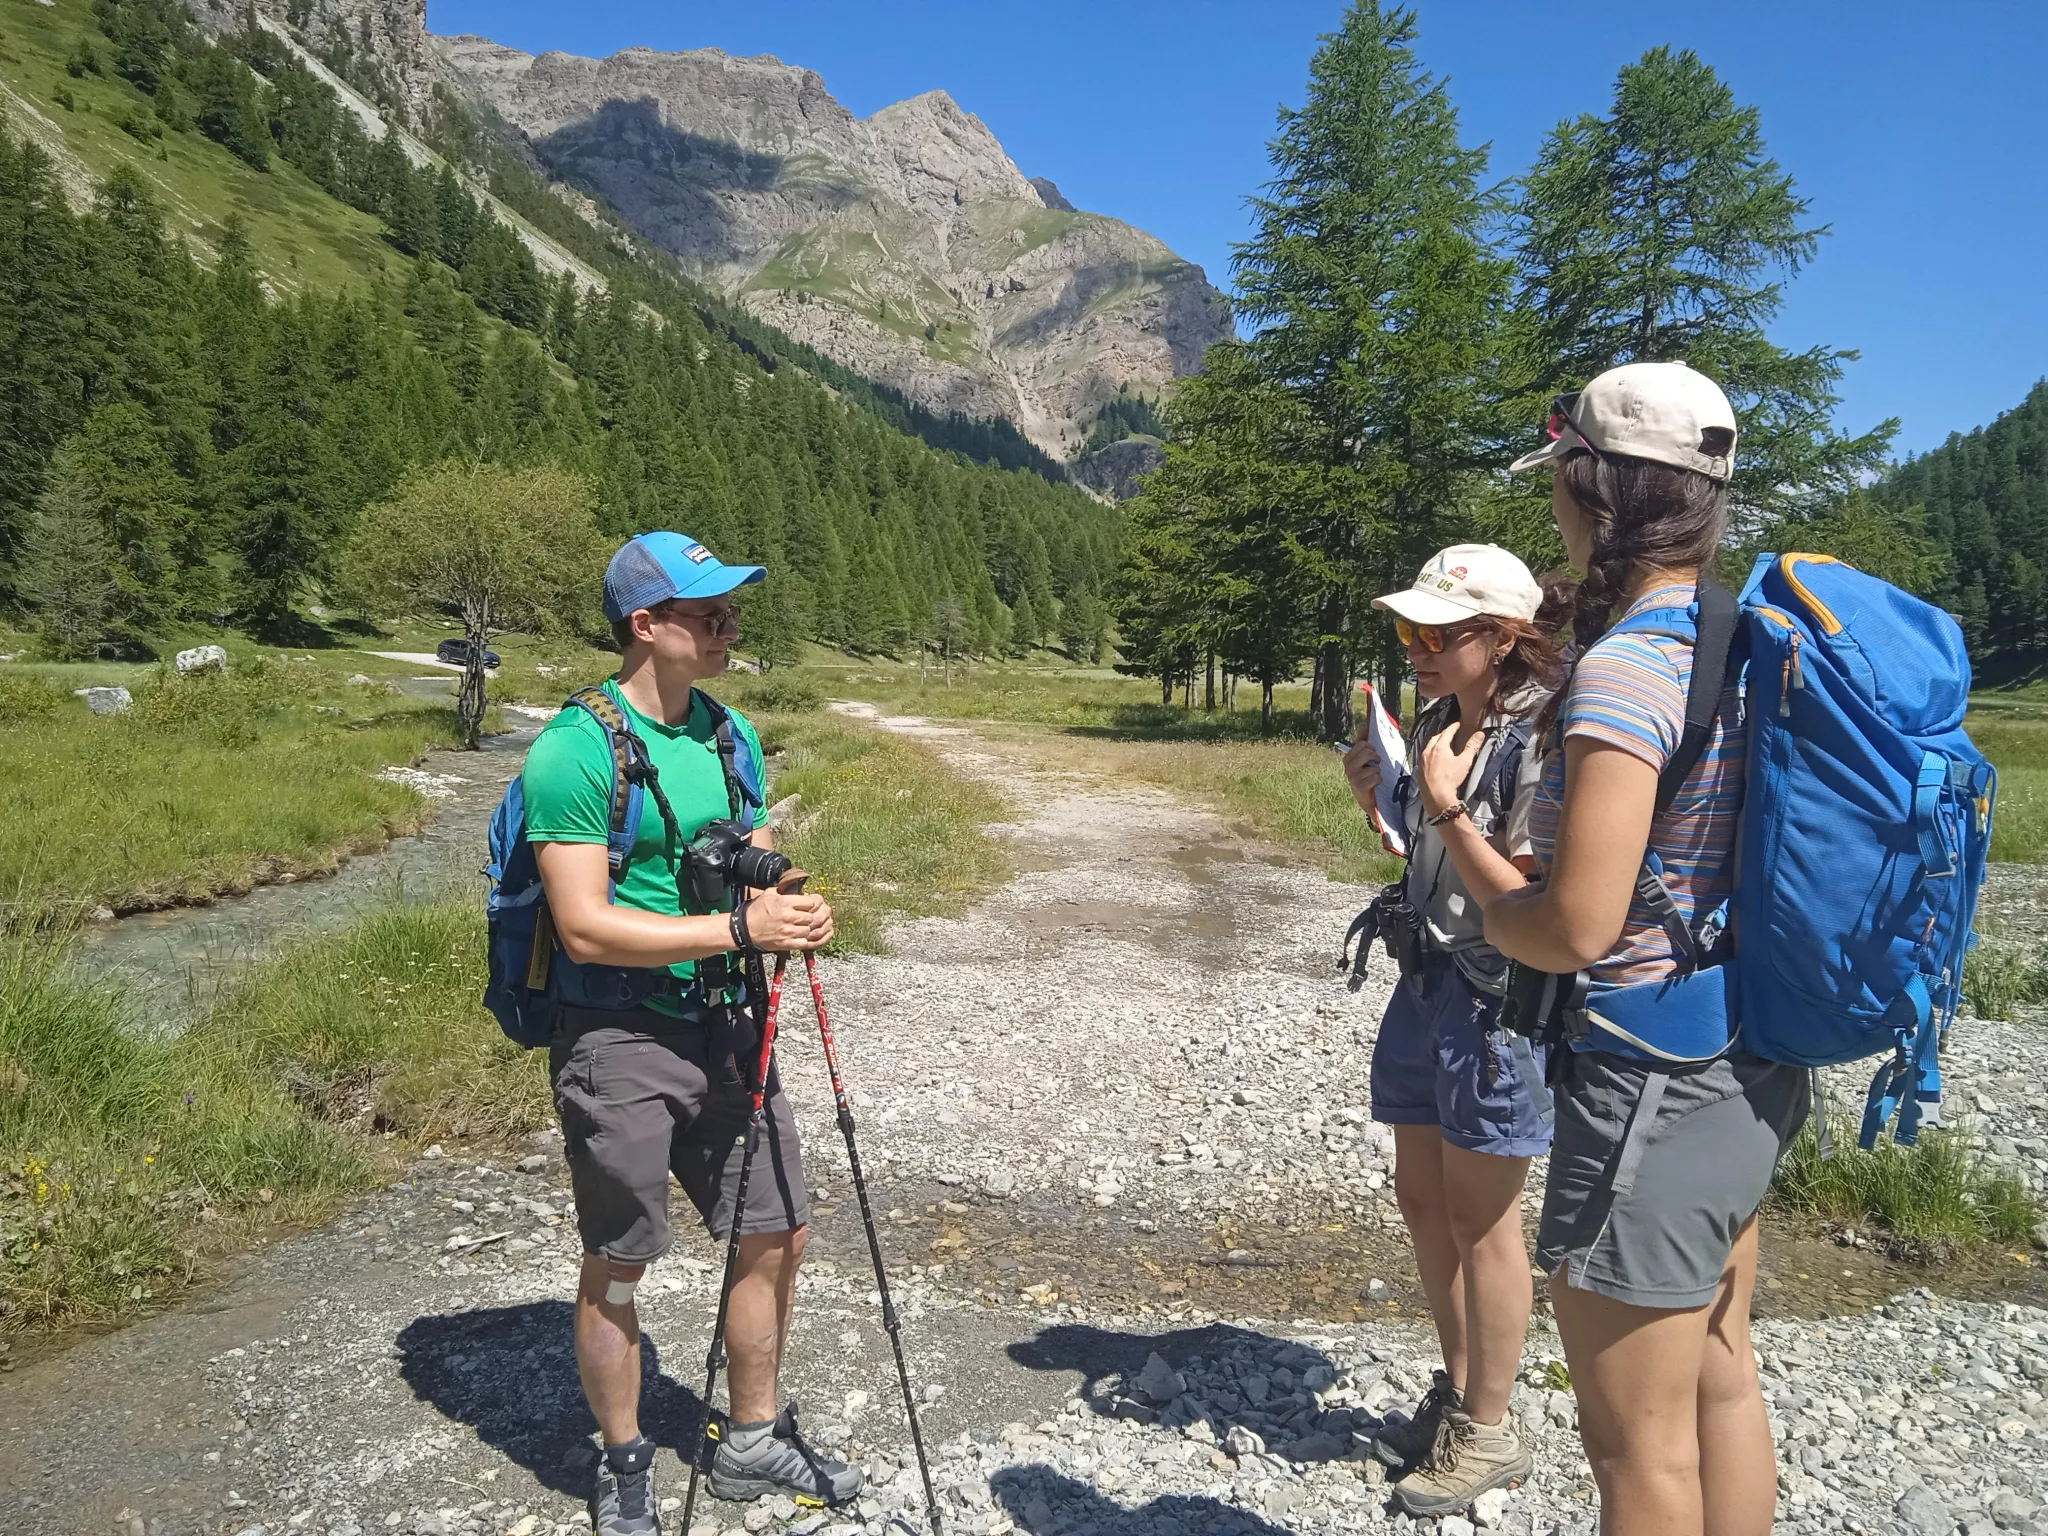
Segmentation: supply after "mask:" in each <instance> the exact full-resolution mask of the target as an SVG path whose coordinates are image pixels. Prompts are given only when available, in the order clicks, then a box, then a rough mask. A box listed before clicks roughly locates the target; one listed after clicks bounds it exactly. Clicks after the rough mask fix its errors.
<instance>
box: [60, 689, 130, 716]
mask: <svg viewBox="0 0 2048 1536" xmlns="http://www.w3.org/2000/svg"><path fill="white" fill-rule="evenodd" d="M72 692H73V693H75V694H77V695H78V697H79V698H81V699H83V700H85V707H86V708H87V709H89V710H91V711H92V712H93V713H94V714H96V715H123V714H126V713H127V712H128V711H129V710H130V709H131V708H133V707H134V704H135V699H134V697H133V695H131V694H130V693H129V692H128V690H127V689H126V688H74V689H73V690H72Z"/></svg>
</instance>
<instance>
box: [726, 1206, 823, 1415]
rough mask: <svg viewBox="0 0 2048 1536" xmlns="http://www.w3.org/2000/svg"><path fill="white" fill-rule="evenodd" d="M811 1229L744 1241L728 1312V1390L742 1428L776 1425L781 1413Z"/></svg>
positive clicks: (751, 1235)
mask: <svg viewBox="0 0 2048 1536" xmlns="http://www.w3.org/2000/svg"><path fill="white" fill-rule="evenodd" d="M807 1236H808V1229H806V1228H803V1227H798V1228H795V1229H794V1230H792V1231H788V1232H766V1233H758V1234H749V1235H746V1236H743V1237H741V1239H740V1263H739V1272H738V1273H737V1274H736V1275H735V1276H734V1277H733V1287H732V1298H731V1301H730V1302H729V1304H728V1306H727V1311H726V1352H727V1355H728V1357H729V1359H730V1361H731V1379H730V1384H729V1387H728V1391H729V1394H730V1399H731V1402H732V1416H733V1418H734V1419H735V1420H736V1421H738V1422H740V1423H762V1422H772V1421H773V1420H774V1419H775V1417H776V1413H777V1399H778V1395H779V1388H778V1378H779V1377H780V1375H781V1369H782V1347H783V1344H784V1342H785V1340H786V1339H787V1337H788V1333H789V1324H790V1318H791V1316H792V1314H793V1312H794V1309H795V1298H796V1272H797V1267H798V1266H799V1265H800V1264H801V1263H802V1262H803V1252H804V1245H805V1240H806V1237H807Z"/></svg>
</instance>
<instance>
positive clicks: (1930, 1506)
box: [1892, 1486, 1956, 1536]
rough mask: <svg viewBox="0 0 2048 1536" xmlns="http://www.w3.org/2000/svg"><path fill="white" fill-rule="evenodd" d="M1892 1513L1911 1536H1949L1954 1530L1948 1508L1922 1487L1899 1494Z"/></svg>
mask: <svg viewBox="0 0 2048 1536" xmlns="http://www.w3.org/2000/svg"><path fill="white" fill-rule="evenodd" d="M1892 1513H1893V1514H1895V1515H1897V1516H1898V1517H1899V1523H1900V1524H1901V1525H1902V1526H1904V1527H1905V1529H1906V1530H1907V1531H1909V1532H1911V1533H1912V1536H1951V1533H1952V1532H1953V1531H1954V1530H1955V1525H1956V1522H1955V1519H1954V1517H1953V1516H1952V1515H1950V1514H1949V1512H1948V1506H1947V1505H1946V1504H1944V1503H1942V1502H1941V1500H1940V1499H1938V1498H1937V1497H1935V1495H1934V1494H1933V1493H1932V1492H1931V1491H1930V1490H1929V1489H1927V1488H1926V1487H1924V1486H1923V1487H1914V1488H1908V1489H1907V1490H1906V1491H1905V1492H1904V1493H1902V1494H1900V1495H1899V1501H1898V1503H1896V1504H1894V1505H1893V1506H1892Z"/></svg>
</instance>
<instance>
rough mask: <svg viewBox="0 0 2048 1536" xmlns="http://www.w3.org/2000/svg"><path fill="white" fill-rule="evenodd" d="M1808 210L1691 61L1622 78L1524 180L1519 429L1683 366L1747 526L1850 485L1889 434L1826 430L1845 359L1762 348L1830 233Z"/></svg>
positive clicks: (1632, 69) (1748, 121)
mask: <svg viewBox="0 0 2048 1536" xmlns="http://www.w3.org/2000/svg"><path fill="white" fill-rule="evenodd" d="M1808 207H1809V204H1808V202H1807V200H1806V199H1804V198H1802V197H1800V196H1799V195H1798V191H1797V189H1796V187H1795V186H1794V183H1793V180H1792V177H1791V176H1790V175H1788V174H1786V173H1785V172H1784V171H1783V170H1782V169H1781V168H1780V167H1779V165H1778V163H1777V162H1776V161H1775V160H1772V159H1771V158H1770V155H1769V153H1768V151H1767V150H1766V149H1765V147H1764V141H1763V130H1762V122H1761V119H1760V117H1759V115H1758V113H1757V111H1756V109H1755V108H1753V107H1742V106H1738V105H1737V103H1736V101H1735V96H1734V93H1733V92H1732V91H1730V90H1729V89H1728V87H1727V86H1725V85H1724V84H1722V83H1721V81H1720V80H1719V78H1718V77H1717V76H1716V75H1715V74H1714V71H1713V70H1712V69H1711V68H1709V67H1708V66H1707V65H1706V64H1704V63H1702V62H1701V61H1700V59H1699V58H1698V57H1697V56H1696V55H1694V54H1693V53H1691V52H1680V53H1674V52H1672V51H1671V50H1670V49H1668V48H1653V49H1651V50H1650V51H1649V52H1648V53H1646V54H1644V55H1643V57H1642V58H1641V59H1640V60H1639V61H1638V62H1636V63H1634V64H1631V65H1628V66H1627V67H1626V68H1624V69H1623V70H1622V71H1621V74H1620V77H1619V78H1618V79H1617V81H1616V82H1615V89H1614V103H1613V106H1612V108H1611V109H1610V111H1609V113H1608V115H1607V116H1605V117H1593V116H1590V115H1589V116H1583V117H1579V118H1577V119H1575V120H1573V121H1571V122H1566V123H1560V124H1559V125H1558V126H1557V128H1555V129H1554V130H1553V131H1552V132H1551V134H1550V137H1549V139H1548V140H1547V141H1546V142H1545V143H1544V146H1543V149H1542V152H1541V154H1540V155H1539V157H1538V159H1537V163H1536V166H1535V168H1534V169H1533V170H1532V171H1531V172H1530V173H1529V174H1528V176H1527V177H1526V178H1524V180H1523V183H1522V187H1521V193H1520V199H1519V202H1518V203H1517V206H1516V209H1515V215H1516V238H1517V256H1518V262H1519V268H1520V279H1521V281H1520V292H1519V303H1520V307H1521V309H1522V311H1523V314H1524V316H1525V319H1526V328H1525V335H1526V339H1527V347H1528V355H1527V359H1526V361H1525V368H1526V376H1527V397H1528V398H1527V405H1526V408H1525V409H1524V411H1523V412H1522V413H1521V414H1522V419H1523V421H1524V422H1525V423H1536V422H1540V421H1541V420H1542V419H1543V418H1544V417H1545V415H1546V414H1547V405H1548V402H1549V399H1550V396H1551V395H1552V394H1553V393H1555V392H1557V391H1561V390H1569V389H1577V388H1579V387H1580V386H1581V385H1583V384H1584V383H1585V382H1586V380H1587V379H1589V378H1591V377H1592V376H1593V375H1594V374H1597V373H1599V372H1601V371H1602V370H1604V369H1607V368H1611V367H1613V366H1615V365H1616V364H1618V363H1627V362H1638V361H1682V362H1688V363H1691V364H1692V365H1693V366H1695V367H1697V368H1699V369H1700V370H1701V371H1702V372H1704V373H1707V374H1708V375H1710V376H1711V377H1713V378H1714V379H1715V380H1716V381H1717V382H1718V383H1720V385H1721V386H1722V388H1723V389H1725V390H1726V391H1727V392H1728V395H1729V397H1730V399H1731V400H1732V401H1733V403H1734V404H1735V407H1736V414H1737V418H1738V420H1739V421H1740V423H1741V441H1740V444H1739V446H1738V449H1737V463H1736V473H1735V479H1734V483H1733V490H1734V499H1735V502H1736V505H1737V509H1738V515H1739V516H1740V517H1743V518H1745V519H1746V520H1747V521H1748V522H1749V524H1750V525H1751V526H1752V527H1753V526H1755V525H1756V524H1757V523H1758V522H1760V521H1761V520H1763V519H1766V518H1772V517H1779V516H1784V515H1787V514H1790V513H1796V512H1799V511H1801V510H1807V509H1811V508H1813V507H1815V506H1816V505H1818V504H1822V503H1824V502H1825V501H1827V500H1828V499H1830V498H1832V497H1833V496H1835V495H1838V494H1840V493H1841V492H1843V491H1846V490H1848V489H1850V488H1851V487H1853V486H1854V485H1856V484H1857V483H1859V481H1860V480H1861V479H1863V478H1864V477H1866V476H1867V475H1868V473H1869V471H1870V470H1871V469H1873V468H1874V467H1875V466H1876V465H1877V464H1878V462H1879V461H1880V460H1881V459H1882V457H1883V454H1884V451H1885V448H1886V445H1887V444H1888V443H1889V442H1890V441H1891V437H1892V434H1893V433H1894V432H1895V431H1896V429H1897V425H1898V424H1897V422H1895V421H1891V422H1885V423H1883V424H1881V425H1879V426H1878V427H1876V428H1874V429H1873V430H1871V431H1869V432H1866V433H1863V434H1862V435H1860V436H1854V437H1850V436H1844V435H1843V434H1840V433H1838V432H1836V431H1835V430H1834V429H1833V428H1832V427H1831V426H1830V425H1829V422H1830V420H1831V417H1832V413H1833V410H1834V407H1835V404H1836V402H1837V396H1836V392H1835V386H1836V384H1837V382H1838V381H1839V380H1840V378H1841V376H1842V370H1843V367H1844V365H1845V364H1847V363H1849V362H1852V361H1854V360H1855V357H1856V354H1855V353H1854V352H1848V351H1841V350H1837V349H1834V348H1829V347H1820V346H1816V347H1810V348H1808V349H1807V350H1805V351H1803V352H1788V351H1786V350H1784V349H1783V348H1781V347H1779V346H1777V345H1775V344H1774V343H1773V342H1771V341H1770V340H1769V339H1768V337H1766V335H1765V327H1766V326H1767V325H1768V324H1769V323H1770V321H1771V320H1772V319H1773V318H1774V317H1775V316H1776V315H1777V312H1778V309H1779V306H1780V304H1781V302H1782V299H1783V286H1782V281H1781V279H1782V278H1783V277H1790V276H1792V275H1795V274H1796V273H1797V272H1798V271H1799V270H1800V269H1801V268H1802V267H1804V266H1805V265H1806V264H1807V263H1808V262H1810V261H1811V260H1812V259H1813V257H1814V253H1815V251H1816V250H1817V249H1818V246H1819V241H1820V237H1821V236H1822V235H1823V234H1825V233H1826V229H1825V228H1824V227H1822V226H1818V225H1814V224H1811V223H1808V222H1807V211H1808ZM1774 274H1775V275H1774ZM1535 430H1536V429H1535V428H1534V427H1533V426H1526V425H1525V426H1524V428H1523V431H1524V432H1525V433H1528V434H1533V432H1534V431H1535ZM1534 441H1535V438H1534V437H1533V435H1531V436H1530V438H1529V442H1530V444H1533V443H1534Z"/></svg>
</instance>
